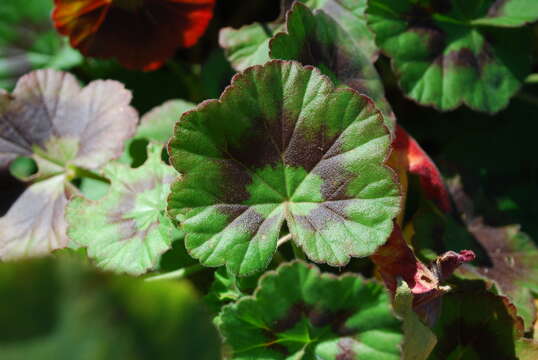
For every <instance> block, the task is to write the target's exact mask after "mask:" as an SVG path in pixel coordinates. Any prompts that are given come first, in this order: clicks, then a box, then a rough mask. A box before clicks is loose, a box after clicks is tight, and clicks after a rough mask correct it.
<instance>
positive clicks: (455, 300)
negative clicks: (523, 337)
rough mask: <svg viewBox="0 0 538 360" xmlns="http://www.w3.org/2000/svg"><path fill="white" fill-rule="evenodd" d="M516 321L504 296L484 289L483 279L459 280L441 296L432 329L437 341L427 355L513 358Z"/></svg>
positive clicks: (435, 359)
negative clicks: (458, 283)
mask: <svg viewBox="0 0 538 360" xmlns="http://www.w3.org/2000/svg"><path fill="white" fill-rule="evenodd" d="M520 321H521V319H517V318H516V317H515V311H514V309H513V307H512V306H511V304H510V303H509V302H508V301H507V300H506V298H503V297H502V296H498V295H495V294H493V293H491V292H488V291H486V289H485V288H484V285H483V282H481V281H477V282H463V283H460V285H459V286H458V288H457V289H455V290H454V291H452V292H450V293H448V294H447V295H445V296H444V297H443V304H442V309H441V317H440V319H439V320H438V322H437V324H436V325H435V327H434V329H433V330H434V332H435V334H436V335H437V338H438V340H439V342H438V344H437V346H436V347H435V348H434V350H433V353H432V356H430V358H429V359H430V360H446V359H503V360H505V359H506V360H516V356H515V346H514V336H515V335H518V334H520V330H521V329H520V327H519V326H520Z"/></svg>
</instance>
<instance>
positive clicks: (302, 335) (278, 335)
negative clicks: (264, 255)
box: [217, 262, 402, 360]
mask: <svg viewBox="0 0 538 360" xmlns="http://www.w3.org/2000/svg"><path fill="white" fill-rule="evenodd" d="M217 323H218V324H219V327H220V330H221V333H222V335H223V336H224V338H225V342H226V343H227V344H229V345H230V346H231V347H232V350H233V357H232V358H233V359H262V358H263V359H364V360H368V359H375V360H380V359H387V360H388V359H399V358H400V349H399V347H400V342H401V340H402V334H401V324H400V322H399V321H398V320H397V319H396V318H395V317H394V316H393V314H392V312H391V309H390V304H389V298H388V295H387V294H386V292H385V290H384V289H383V287H382V286H381V285H379V284H377V283H374V282H367V281H364V280H362V279H361V278H360V277H358V276H355V275H351V274H346V275H342V276H340V277H335V276H334V275H329V274H321V273H320V272H319V270H318V269H317V268H316V267H314V266H310V265H306V264H305V263H303V262H293V263H289V264H284V265H282V266H280V267H279V268H278V269H277V270H276V271H271V272H268V273H266V274H265V275H263V277H262V278H261V279H260V282H259V285H258V289H257V290H256V291H255V293H254V295H253V296H249V297H243V298H241V299H240V300H239V301H238V302H237V303H235V304H231V305H228V306H225V307H224V308H223V310H222V312H221V314H220V315H219V318H218V320H217Z"/></svg>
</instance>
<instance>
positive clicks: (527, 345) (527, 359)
mask: <svg viewBox="0 0 538 360" xmlns="http://www.w3.org/2000/svg"><path fill="white" fill-rule="evenodd" d="M516 354H517V358H518V359H519V360H534V359H536V358H538V342H537V341H535V340H530V339H518V340H517V341H516Z"/></svg>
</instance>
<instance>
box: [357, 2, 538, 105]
mask: <svg viewBox="0 0 538 360" xmlns="http://www.w3.org/2000/svg"><path fill="white" fill-rule="evenodd" d="M530 3H531V2H530V1H528V0H511V1H501V0H498V1H495V0H487V1H465V0H453V1H434V0H428V1H418V2H417V1H412V0H402V1H395V0H371V1H370V2H369V6H368V10H367V14H368V24H369V25H370V27H371V28H372V29H373V30H374V32H375V34H376V42H377V44H378V45H379V47H380V48H381V50H383V51H384V52H385V53H386V54H387V55H389V56H390V57H391V58H392V64H393V67H394V70H395V71H396V73H397V74H399V77H400V86H401V88H402V89H403V91H404V92H405V93H406V94H407V95H408V96H409V97H410V98H412V99H414V100H416V101H418V102H419V103H421V104H426V105H433V106H436V107H437V108H439V109H441V110H450V109H454V108H456V107H458V106H459V105H461V104H462V103H464V104H466V105H468V106H469V107H471V108H472V109H475V110H480V111H486V112H490V113H493V112H497V111H499V110H500V109H502V108H504V107H505V106H506V105H507V104H508V101H509V99H510V97H511V96H512V95H513V94H514V93H515V92H516V91H517V90H518V89H519V88H520V86H521V83H522V81H523V79H524V78H525V76H526V75H527V74H528V72H529V71H530V59H529V57H528V56H527V53H528V47H529V43H530V37H529V36H528V35H529V34H528V31H527V30H526V29H507V28H501V29H497V28H495V27H494V26H481V25H486V24H487V25H504V26H506V25H510V26H517V25H521V24H523V23H524V22H527V21H530V20H536V19H538V12H536V11H534V12H533V11H532V10H533V9H532V6H535V5H530V6H531V8H528V6H526V5H528V4H530ZM522 13H525V16H523V17H520V15H521V14H522ZM501 14H502V15H501ZM498 15H501V16H498Z"/></svg>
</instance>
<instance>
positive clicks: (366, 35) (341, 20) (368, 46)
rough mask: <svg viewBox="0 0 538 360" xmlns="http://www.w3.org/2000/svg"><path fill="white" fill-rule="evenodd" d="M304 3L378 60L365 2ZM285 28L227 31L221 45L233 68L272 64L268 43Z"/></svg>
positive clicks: (267, 26)
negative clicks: (347, 34) (326, 17)
mask: <svg viewBox="0 0 538 360" xmlns="http://www.w3.org/2000/svg"><path fill="white" fill-rule="evenodd" d="M303 3H304V4H305V5H306V6H308V7H309V8H310V9H313V10H314V9H321V10H323V11H324V13H326V14H327V15H328V16H330V17H331V18H332V19H334V21H336V22H337V23H338V24H339V25H340V26H341V27H342V28H343V29H344V31H345V32H348V33H349V40H350V41H351V42H353V43H354V44H355V45H356V46H359V47H360V48H361V49H362V51H363V52H364V53H365V54H366V56H367V57H368V59H370V60H371V61H374V60H375V58H376V57H377V47H376V46H375V43H374V40H373V34H372V33H371V31H370V30H369V29H368V28H367V26H366V17H365V14H364V12H365V8H366V0H306V1H303ZM291 4H292V2H290V1H287V2H283V7H282V11H283V14H281V16H280V18H279V20H281V19H283V18H284V16H283V15H284V14H285V13H286V11H287V10H288V9H289V6H290V5H291ZM282 28H283V26H282V24H280V23H279V22H274V23H270V24H260V23H255V24H251V25H247V26H244V27H242V28H240V29H232V28H224V29H222V30H221V33H220V38H219V43H220V45H221V46H222V47H223V48H224V49H225V51H226V55H227V57H228V59H229V60H230V62H231V63H232V66H233V67H234V68H235V69H236V70H238V71H242V70H245V69H246V68H247V67H249V66H252V65H261V64H263V63H265V62H266V61H268V60H269V41H270V38H271V37H272V36H273V34H275V33H277V32H279V31H281V30H282Z"/></svg>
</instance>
